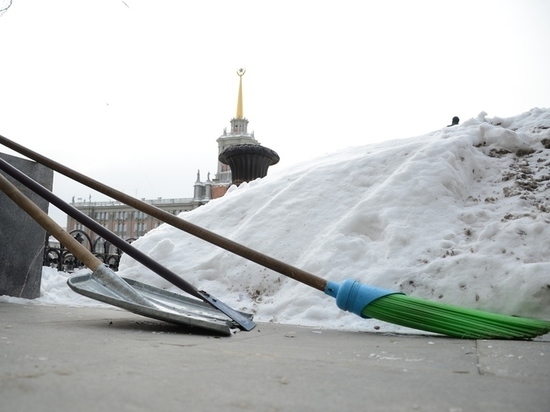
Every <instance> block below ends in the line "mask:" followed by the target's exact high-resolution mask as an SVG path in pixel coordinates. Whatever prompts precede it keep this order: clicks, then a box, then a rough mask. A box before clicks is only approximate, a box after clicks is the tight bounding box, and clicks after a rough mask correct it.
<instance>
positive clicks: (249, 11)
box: [0, 0, 550, 223]
mask: <svg viewBox="0 0 550 412" xmlns="http://www.w3.org/2000/svg"><path fill="white" fill-rule="evenodd" d="M549 16H550V3H549V2H547V1H545V0H517V1H506V0H498V1H488V0H485V1H484V0H481V1H427V0H419V1H414V2H411V1H397V0H396V1H385V2H378V1H376V2H375V1H346V0H344V1H338V2H336V1H315V2H313V1H286V0H282V1H278V2H269V3H268V2H255V1H208V2H181V1H176V0H173V1H170V0H159V1H156V2H153V3H152V2H144V1H137V0H124V1H115V0H109V1H108V0H94V1H71V0H64V1H63V0H61V1H53V2H45V1H39V0H29V1H21V0H14V1H13V3H12V5H11V7H10V8H9V9H8V10H7V11H6V12H5V13H4V14H3V15H1V16H0V39H1V41H0V59H1V62H2V64H1V65H0V79H2V86H1V92H0V119H1V122H0V134H2V135H4V136H6V137H8V138H9V139H11V140H15V141H17V142H18V143H20V144H22V145H24V146H26V147H28V148H30V149H32V150H34V151H37V152H39V153H41V154H43V155H45V156H47V157H49V158H51V159H53V160H56V161H58V162H60V163H63V164H64V165H66V166H68V167H71V168H73V169H75V170H77V171H79V172H81V173H84V174H86V175H88V176H90V177H92V178H94V179H96V180H99V181H101V182H103V183H105V184H107V185H110V186H112V187H114V188H116V189H118V190H122V191H124V192H125V193H127V194H129V195H132V196H136V197H138V198H147V199H155V198H158V197H163V198H180V197H192V196H193V183H194V182H195V180H196V176H197V170H200V171H201V176H202V178H203V179H204V178H205V177H206V175H207V173H208V172H211V174H212V176H213V175H214V174H215V173H216V170H217V143H216V139H217V138H218V137H219V136H220V135H221V134H222V133H223V129H224V128H226V127H228V126H229V121H230V120H231V118H232V117H234V116H235V113H236V103H237V91H238V76H237V74H236V71H237V70H238V69H239V68H241V67H243V68H246V74H245V76H244V77H243V94H244V97H243V100H244V115H245V117H247V118H248V120H249V121H250V123H249V131H254V133H255V137H256V139H257V140H258V141H259V142H260V143H261V144H263V145H264V146H267V147H269V148H271V149H273V150H275V151H276V152H277V153H278V154H279V156H280V158H281V161H280V162H279V164H277V165H276V166H273V167H271V168H270V171H269V173H280V172H282V171H284V170H285V169H286V168H288V167H290V166H292V165H294V164H297V163H300V162H304V161H307V160H309V159H312V158H315V157H318V156H321V155H324V154H326V153H331V152H333V151H336V150H340V149H343V148H347V147H354V146H360V145H364V144H369V143H376V142H382V141H388V140H391V139H401V138H407V137H413V136H418V135H423V134H425V133H428V132H431V131H435V130H438V129H440V128H441V127H445V126H446V125H448V124H450V122H451V119H452V117H453V116H459V117H460V119H461V121H466V120H468V119H470V118H475V117H476V116H477V115H478V113H479V112H481V111H485V112H487V113H488V114H489V115H491V116H501V117H506V116H514V115H517V114H520V113H523V112H525V111H528V110H530V109H531V108H534V107H547V106H548V96H550V78H549V77H548V75H547V74H548V73H549V72H550V56H549V55H548V53H547V50H548V41H549V40H550V25H548V24H547V22H548V17H549ZM5 152H6V153H9V154H13V153H12V152H11V151H9V150H7V149H6V150H5ZM54 192H55V193H56V194H57V195H58V196H60V197H61V198H62V199H64V200H65V201H70V200H71V199H72V197H73V196H74V197H76V198H84V199H88V198H90V197H91V199H92V201H101V200H105V199H106V198H105V197H104V196H103V195H101V194H99V193H96V192H94V191H92V190H90V189H88V188H86V187H83V186H82V185H80V184H78V183H75V182H71V181H70V180H69V179H67V178H64V177H62V176H59V175H57V174H56V176H55V181H54ZM52 208H53V207H52ZM51 214H52V215H53V216H55V218H56V220H57V221H58V222H60V223H64V222H65V217H64V215H60V214H59V213H56V212H55V210H54V211H53V212H51Z"/></svg>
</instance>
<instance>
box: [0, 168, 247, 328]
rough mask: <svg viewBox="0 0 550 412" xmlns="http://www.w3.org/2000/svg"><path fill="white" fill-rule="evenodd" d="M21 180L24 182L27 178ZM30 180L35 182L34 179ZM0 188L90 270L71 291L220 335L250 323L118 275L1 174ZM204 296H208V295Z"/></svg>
mask: <svg viewBox="0 0 550 412" xmlns="http://www.w3.org/2000/svg"><path fill="white" fill-rule="evenodd" d="M0 166H1V169H2V170H5V171H7V172H8V173H9V174H15V175H17V180H20V179H21V180H24V179H23V178H22V176H24V177H26V178H27V179H28V180H30V181H31V182H34V181H33V180H32V179H30V178H29V177H27V176H26V175H24V174H22V173H21V172H19V171H18V170H17V169H15V168H14V167H13V166H11V165H9V163H7V162H5V161H3V160H2V159H0ZM14 170H15V172H14ZM16 172H17V173H16ZM19 174H21V175H22V176H20V175H19ZM22 183H24V184H25V185H27V184H28V183H29V182H28V181H25V182H22ZM34 183H35V184H36V185H38V183H36V182H34ZM38 186H40V185H38ZM40 187H42V186H40ZM0 189H1V190H2V191H3V192H4V193H5V194H6V195H7V196H8V197H10V198H11V199H12V200H13V201H14V202H15V203H16V204H17V205H18V206H19V207H21V208H22V209H23V210H24V211H25V212H26V213H27V214H28V215H30V216H31V217H32V218H33V219H34V220H35V221H36V222H37V223H38V224H40V225H41V226H42V227H43V228H44V229H46V231H47V232H48V233H50V234H51V235H52V236H53V237H55V238H56V239H57V240H58V241H59V242H60V243H61V244H63V245H64V246H65V247H66V248H67V249H68V250H69V251H70V252H71V253H72V254H73V255H74V256H75V257H76V258H77V259H79V260H80V261H82V262H83V263H84V264H85V265H86V266H87V267H88V268H89V269H91V270H92V271H93V272H92V273H91V274H89V275H83V276H75V277H73V278H71V279H69V281H68V284H69V286H70V287H71V288H72V289H73V290H74V291H76V292H78V293H80V294H82V295H84V296H87V297H90V298H92V299H96V300H99V301H102V302H105V303H108V304H111V305H114V306H118V307H121V308H123V309H126V310H129V311H130V312H134V313H137V314H140V315H143V316H147V317H150V318H154V319H158V320H163V321H166V322H170V323H175V324H180V325H185V326H190V327H197V328H201V329H206V330H209V331H213V332H216V333H218V334H222V335H230V334H231V328H234V327H237V325H238V326H239V327H241V328H242V329H245V330H250V329H252V328H253V327H254V323H253V322H252V320H251V316H250V315H247V314H244V313H241V312H237V311H235V310H233V309H231V308H229V307H227V306H226V305H224V304H222V305H223V306H225V307H226V309H228V312H229V314H230V315H232V316H231V317H230V316H228V315H226V314H224V313H222V312H221V311H219V310H216V309H215V307H213V305H211V304H209V303H205V302H201V301H199V300H196V299H191V298H187V297H184V296H181V295H178V294H175V293H171V292H168V291H165V290H162V289H158V288H155V287H152V286H149V285H145V284H143V283H140V282H137V281H134V280H131V279H123V278H121V277H119V276H118V275H116V274H115V273H114V272H113V271H112V270H111V269H109V268H107V267H106V266H105V265H104V264H103V262H101V261H100V260H99V259H98V258H97V257H95V256H94V255H93V254H92V253H91V252H90V251H88V250H87V249H86V248H85V247H84V246H82V245H81V244H80V243H79V242H78V241H77V240H76V239H74V238H73V237H72V236H71V235H70V234H69V233H67V232H66V231H65V230H63V229H62V228H61V227H60V226H59V225H58V224H57V223H55V221H53V219H51V218H50V217H49V216H48V215H47V214H46V213H45V212H43V211H42V209H40V208H39V207H38V206H37V205H36V204H35V203H33V202H32V201H31V200H30V199H29V198H28V197H26V196H25V195H24V194H23V193H21V191H19V189H17V188H16V187H15V186H14V185H13V184H12V183H11V182H10V181H9V180H8V179H6V178H5V177H4V176H3V175H1V174H0ZM31 189H32V190H33V191H34V189H36V188H35V187H31ZM43 189H44V190H46V189H45V188H43ZM46 191H47V190H46ZM48 192H49V191H48ZM38 194H41V193H38ZM197 294H198V295H199V296H200V295H203V294H206V293H205V292H202V291H201V292H199V291H197ZM207 296H209V297H210V295H207ZM210 298H211V299H213V298H212V297H210ZM215 303H219V301H217V299H216V302H215Z"/></svg>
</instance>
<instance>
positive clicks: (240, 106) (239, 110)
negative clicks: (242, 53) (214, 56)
mask: <svg viewBox="0 0 550 412" xmlns="http://www.w3.org/2000/svg"><path fill="white" fill-rule="evenodd" d="M245 73H246V69H239V70H237V75H238V76H239V98H238V99H237V116H236V118H237V119H243V118H244V116H243V76H244V74H245Z"/></svg>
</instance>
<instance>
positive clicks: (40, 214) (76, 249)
mask: <svg viewBox="0 0 550 412" xmlns="http://www.w3.org/2000/svg"><path fill="white" fill-rule="evenodd" d="M0 189H2V191H3V192H4V193H5V194H6V195H7V196H8V197H9V198H10V199H11V200H13V201H14V202H15V203H16V204H17V205H18V206H19V207H20V208H21V209H23V210H24V211H25V212H27V214H28V215H29V216H30V217H32V218H33V219H34V220H35V221H36V222H37V223H38V224H39V225H40V226H42V227H43V228H44V229H46V231H47V232H48V233H49V234H50V235H52V236H53V237H55V238H56V239H57V240H58V241H59V243H61V244H62V245H64V246H65V247H66V248H67V249H68V250H69V251H70V252H71V253H72V254H73V255H75V257H76V258H77V259H78V260H80V261H81V262H83V263H84V264H85V265H86V266H87V267H88V268H90V269H91V270H93V271H95V270H96V269H97V268H98V267H99V266H100V265H102V264H103V263H102V262H101V261H100V260H99V259H98V258H96V257H95V256H94V255H93V254H92V253H91V252H90V251H89V250H88V249H86V248H85V247H84V246H82V245H81V244H80V243H79V242H78V241H77V240H76V239H75V238H73V237H72V236H71V235H70V234H69V233H67V232H66V231H65V230H64V229H63V228H62V227H61V226H59V225H58V224H57V223H55V221H54V220H53V219H52V218H51V217H49V216H48V215H47V214H46V213H45V212H44V211H43V210H42V209H40V208H39V207H38V206H37V205H36V204H35V203H34V202H33V201H32V200H30V199H29V198H28V197H27V196H25V195H24V194H23V193H22V192H21V191H20V190H19V189H17V187H15V185H13V184H12V183H11V182H10V181H9V180H8V179H6V178H5V177H4V175H2V174H0Z"/></svg>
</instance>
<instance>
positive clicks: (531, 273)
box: [39, 109, 550, 331]
mask: <svg viewBox="0 0 550 412" xmlns="http://www.w3.org/2000/svg"><path fill="white" fill-rule="evenodd" d="M549 196H550V110H549V109H533V110H531V111H529V112H527V113H524V114H521V115H519V116H516V117H512V118H506V119H501V118H497V117H494V118H487V115H486V113H481V114H480V115H479V116H478V117H477V118H472V119H470V120H468V121H466V122H464V123H463V124H461V125H459V126H454V127H445V128H443V129H441V130H438V131H435V132H432V133H430V134H427V135H424V136H420V137H414V138H410V139H403V140H395V141H389V142H384V143H381V144H376V145H367V146H363V147H352V148H349V149H346V150H342V151H340V152H337V153H332V154H329V155H327V156H324V157H320V158H318V159H316V160H314V161H310V162H307V163H302V164H300V165H297V166H294V167H291V168H289V169H287V170H284V171H279V172H278V171H277V170H276V168H273V169H272V170H270V174H269V175H268V176H267V177H266V178H264V179H261V180H257V181H254V182H251V183H249V184H242V185H241V186H240V187H239V188H236V187H232V188H231V189H230V190H229V191H228V193H227V194H226V195H225V196H224V197H223V198H221V199H216V200H214V201H211V202H210V203H209V204H208V205H206V206H203V207H200V208H199V209H196V210H194V211H192V212H188V213H184V214H182V215H181V217H182V218H184V219H186V220H188V221H189V222H192V223H194V224H196V225H199V226H201V227H204V228H206V229H208V230H211V231H213V232H215V233H218V234H220V235H222V236H225V237H228V238H230V239H232V240H234V241H236V242H238V243H241V244H243V245H245V246H248V247H250V248H252V249H255V250H258V251H260V252H262V253H265V254H267V255H269V256H272V257H274V258H277V259H279V260H282V261H284V262H287V263H289V264H291V265H294V266H297V267H299V268H301V269H304V270H306V271H308V272H311V273H313V274H315V275H317V276H320V277H323V278H325V279H327V280H332V281H341V280H344V279H347V278H353V279H356V280H359V281H361V282H363V283H367V284H371V285H375V286H379V287H384V288H388V289H393V290H400V291H403V292H405V293H407V294H409V295H413V296H418V297H421V298H425V299H429V300H434V301H441V302H446V303H451V304H457V305H460V306H464V307H471V308H478V309H482V310H488V311H494V312H500V313H504V314H513V315H519V316H528V317H537V318H545V319H550V278H549V277H548V274H549V273H550V247H549V246H548V245H550V199H549ZM133 246H135V247H137V248H139V249H140V250H141V251H143V252H145V253H147V254H148V255H150V256H151V257H153V258H154V259H156V260H157V261H158V262H159V263H161V264H162V265H164V266H166V267H167V268H168V269H170V270H172V271H173V272H175V273H177V274H178V275H180V276H182V277H183V278H184V279H186V280H187V281H189V282H190V283H192V284H194V285H196V286H197V287H199V288H200V289H203V290H206V291H208V292H209V293H211V294H212V295H214V296H216V297H218V298H220V299H221V300H223V301H224V302H225V303H226V304H228V305H230V306H232V307H234V308H236V309H239V310H243V311H247V312H253V313H254V314H255V319H256V320H258V321H273V322H281V323H292V324H301V325H308V326H315V327H326V328H335V329H346V330H370V329H372V327H373V326H374V325H380V324H381V322H378V321H376V320H364V319H361V318H359V317H357V316H355V315H352V314H349V313H345V312H343V311H341V310H340V309H338V308H337V307H336V305H335V302H334V299H333V298H330V297H328V296H325V295H324V294H323V293H322V292H320V291H318V290H315V289H312V288H310V287H308V286H305V285H302V284H300V283H298V282H296V281H294V280H292V279H288V278H286V277H284V276H282V275H279V274H277V273H274V272H272V271H270V270H268V269H265V268H263V267H260V266H258V265H256V264H254V263H252V262H249V261H247V260H245V259H243V258H241V257H238V256H236V255H233V254H231V253H229V252H227V251H224V250H222V249H219V248H218V247H216V246H213V245H211V244H209V243H206V242H204V241H202V240H200V239H197V238H194V237H193V236H191V235H189V234H187V233H184V232H182V231H180V230H178V229H175V228H172V227H171V226H169V225H166V224H165V225H161V226H160V227H159V228H157V229H155V230H153V231H151V232H149V233H148V234H147V235H146V236H144V237H142V238H140V239H138V240H137V241H136V242H134V243H133ZM119 274H120V275H121V276H125V277H129V278H134V279H136V280H139V281H142V282H145V283H149V284H151V285H154V286H157V287H162V288H167V289H170V290H173V291H177V289H176V288H174V287H173V286H172V285H170V284H169V283H167V282H166V281H164V280H163V279H162V278H160V277H159V276H157V275H156V274H154V273H152V272H150V271H149V270H147V269H146V268H144V267H143V266H142V265H140V264H138V263H137V262H135V261H134V260H133V259H132V258H130V257H128V256H123V258H122V261H121V267H120V271H119ZM45 280H46V282H45V283H47V279H45ZM67 289H68V288H67ZM56 293H58V292H56ZM67 293H71V294H73V295H75V294H74V293H73V292H67ZM48 296H49V293H48V291H47V290H44V297H42V298H40V299H39V300H47V299H48ZM83 299H85V298H83ZM86 302H91V301H89V300H86ZM71 303H72V304H74V303H75V302H71ZM382 330H384V331H389V330H401V329H399V328H397V327H393V326H392V325H383V326H382Z"/></svg>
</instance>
